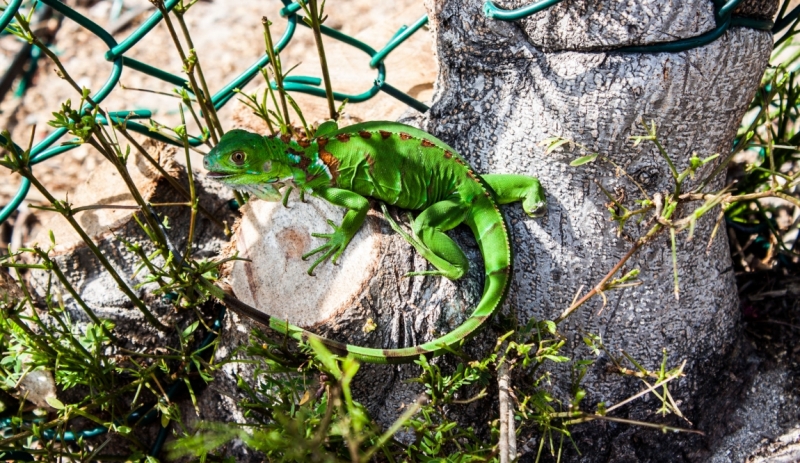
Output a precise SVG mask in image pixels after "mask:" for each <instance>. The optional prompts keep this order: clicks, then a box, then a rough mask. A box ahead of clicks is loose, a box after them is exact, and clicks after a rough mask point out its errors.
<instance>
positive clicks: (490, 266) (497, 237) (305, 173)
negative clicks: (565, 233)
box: [203, 122, 545, 363]
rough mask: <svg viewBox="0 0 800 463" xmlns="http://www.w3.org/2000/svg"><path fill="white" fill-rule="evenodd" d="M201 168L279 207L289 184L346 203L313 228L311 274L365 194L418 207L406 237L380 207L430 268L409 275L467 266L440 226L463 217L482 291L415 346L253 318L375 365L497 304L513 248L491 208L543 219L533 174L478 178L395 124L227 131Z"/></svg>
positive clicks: (430, 139) (405, 356)
mask: <svg viewBox="0 0 800 463" xmlns="http://www.w3.org/2000/svg"><path fill="white" fill-rule="evenodd" d="M203 165H204V166H205V168H206V169H208V170H209V173H208V176H209V177H210V178H213V179H214V180H218V181H220V182H222V183H224V184H225V185H227V186H229V187H231V188H233V189H236V190H240V191H245V192H248V193H250V194H251V195H254V196H256V197H258V198H261V199H264V200H267V201H279V200H281V198H283V201H284V205H285V204H286V200H287V199H288V193H289V191H290V190H289V189H290V188H293V187H296V188H299V189H300V191H301V193H310V194H313V195H315V196H318V197H320V198H322V199H325V200H327V201H329V202H331V203H333V204H335V205H337V206H341V207H344V208H346V209H347V213H346V214H345V216H344V219H343V220H342V223H341V225H339V226H337V225H336V224H335V223H334V222H333V221H331V220H328V224H330V226H331V227H333V232H332V233H328V234H320V233H312V236H315V237H318V238H326V239H327V240H328V242H327V243H325V244H323V245H322V246H320V247H318V248H316V249H314V250H311V251H310V252H308V253H306V254H304V255H303V257H302V258H303V259H304V260H305V259H306V258H308V257H309V256H312V255H315V254H319V253H321V255H319V256H318V257H317V259H316V260H315V261H314V263H313V264H311V267H310V268H309V269H308V273H309V275H310V274H312V272H313V271H314V268H315V267H316V266H317V265H319V264H320V263H322V262H324V261H325V260H326V259H328V258H331V261H332V262H333V263H334V264H335V263H336V260H337V259H338V258H339V256H341V255H342V252H343V251H344V250H345V248H346V247H347V244H348V243H349V242H350V240H351V239H352V238H353V236H354V235H355V234H356V232H357V231H358V229H359V228H360V227H361V224H362V223H363V222H364V217H365V216H366V214H367V210H368V209H369V202H368V201H367V198H366V197H367V196H369V197H372V198H375V199H378V200H380V201H383V202H384V203H389V204H393V205H395V206H397V207H400V208H403V209H413V210H421V211H422V212H421V213H420V214H419V215H418V216H417V218H416V219H415V220H414V222H413V225H412V227H411V230H412V231H411V234H408V233H406V232H405V231H404V230H403V229H402V228H400V226H399V225H398V224H397V223H395V221H394V220H393V219H392V218H391V216H390V215H389V214H388V213H387V211H386V207H385V205H384V206H383V212H384V216H385V217H386V219H387V220H388V221H389V223H390V225H391V226H392V228H393V229H394V230H396V231H397V232H398V233H399V234H401V235H402V236H403V238H405V239H406V241H408V242H409V243H410V244H411V245H412V246H414V248H415V249H416V250H417V252H419V253H420V254H421V255H422V256H423V257H425V258H426V259H427V260H428V262H430V263H431V264H433V266H434V267H436V270H432V271H425V272H412V273H409V274H407V275H406V276H413V275H441V276H445V277H447V278H450V279H452V280H455V279H458V278H461V277H462V276H464V275H465V274H466V273H467V269H468V267H469V262H468V261H467V257H466V256H465V255H464V253H463V251H462V250H461V248H459V246H458V245H457V244H456V243H455V242H454V241H453V240H452V239H450V238H449V237H448V236H447V235H446V234H445V233H444V232H445V231H447V230H450V229H452V228H454V227H456V226H457V225H459V224H460V223H465V224H466V225H467V226H468V227H469V228H470V229H472V233H473V234H474V235H475V239H476V240H477V241H478V246H479V247H480V250H481V254H482V255H483V260H484V263H485V267H486V282H485V286H484V290H483V296H482V297H481V300H480V302H479V303H478V306H477V307H476V308H475V311H474V312H473V314H472V315H471V316H470V318H469V319H467V320H466V321H465V322H464V323H463V324H462V325H461V326H459V327H457V328H456V329H455V330H453V331H451V332H450V333H448V334H446V335H444V336H442V337H440V338H438V339H435V340H433V341H430V342H427V343H425V344H422V345H419V346H413V347H405V348H400V349H373V348H366V347H359V346H353V345H344V344H342V343H338V342H334V341H331V340H328V339H324V338H321V337H319V336H317V335H315V334H313V333H309V332H307V331H305V330H302V329H301V328H298V327H296V326H293V325H290V324H288V323H287V322H285V321H281V320H277V319H275V318H273V317H269V316H260V317H258V318H259V319H260V320H261V321H265V322H267V323H268V324H269V326H270V327H272V328H273V329H276V330H278V331H280V332H282V333H285V334H288V335H290V336H292V337H293V338H295V339H298V340H299V339H308V338H310V337H314V338H318V339H320V340H322V341H323V343H324V344H325V345H327V346H328V347H329V348H331V349H332V350H334V351H336V352H339V353H350V354H353V355H354V356H355V357H356V358H358V359H361V360H364V361H367V362H373V363H399V362H408V361H411V360H413V359H415V358H417V357H419V355H420V354H433V355H436V354H438V353H440V352H442V350H443V347H444V346H451V345H453V344H455V343H457V342H459V341H461V340H462V339H464V338H465V337H467V336H469V335H470V334H472V333H474V332H475V331H476V330H477V329H478V328H479V327H480V326H481V325H482V324H483V323H484V322H485V321H486V320H487V319H488V318H489V317H490V316H491V315H492V314H493V313H494V311H495V310H497V308H498V307H499V306H500V304H501V303H502V302H503V300H504V298H505V295H506V292H507V289H508V284H509V279H510V276H511V244H510V242H509V238H508V230H507V228H506V224H505V221H504V219H503V216H502V214H501V213H500V210H499V209H498V207H497V205H498V204H506V203H510V202H514V201H523V203H522V208H523V210H524V211H525V212H526V213H527V214H528V215H529V216H532V217H534V216H538V215H540V214H541V213H542V212H543V211H544V206H545V199H544V193H543V192H542V189H541V186H540V184H539V181H538V180H537V179H536V178H533V177H528V176H525V175H511V174H488V175H478V174H476V173H475V172H474V171H473V170H472V168H471V167H470V166H469V165H468V164H467V163H466V162H464V160H463V159H462V158H461V156H459V155H458V153H456V151H455V150H454V149H453V148H451V147H450V146H448V145H447V144H445V143H444V142H442V141H441V140H439V139H437V138H436V137H434V136H432V135H430V134H428V133H426V132H423V131H422V130H418V129H415V128H413V127H410V126H407V125H403V124H399V123H396V122H366V123H363V124H356V125H351V126H349V127H345V128H344V129H338V128H337V126H336V124H335V123H333V122H327V123H325V124H322V125H321V126H320V128H319V129H318V130H317V133H316V134H315V136H314V138H313V139H310V140H294V139H290V138H289V137H288V136H283V137H280V136H273V137H268V136H262V135H259V134H256V133H251V132H246V131H244V130H232V131H230V132H228V133H226V134H225V135H224V136H223V137H222V139H221V140H220V141H219V144H218V145H217V146H216V147H214V148H213V149H212V150H211V152H209V153H208V154H207V155H206V156H205V158H204V160H203ZM283 187H286V188H287V191H286V194H285V195H282V194H281V193H280V191H279V189H280V188H283ZM251 315H252V314H251ZM265 317H266V318H265Z"/></svg>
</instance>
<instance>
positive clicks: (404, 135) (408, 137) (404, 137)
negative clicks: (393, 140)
mask: <svg viewBox="0 0 800 463" xmlns="http://www.w3.org/2000/svg"><path fill="white" fill-rule="evenodd" d="M400 139H401V140H411V135H409V134H407V133H405V132H400Z"/></svg>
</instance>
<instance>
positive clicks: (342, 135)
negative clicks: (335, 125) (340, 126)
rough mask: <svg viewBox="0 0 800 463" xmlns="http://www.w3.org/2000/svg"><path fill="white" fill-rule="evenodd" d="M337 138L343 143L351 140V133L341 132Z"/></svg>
mask: <svg viewBox="0 0 800 463" xmlns="http://www.w3.org/2000/svg"><path fill="white" fill-rule="evenodd" d="M336 139H337V140H339V141H340V142H342V143H347V142H349V141H350V134H349V133H340V134H339V135H336Z"/></svg>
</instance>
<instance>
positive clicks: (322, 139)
mask: <svg viewBox="0 0 800 463" xmlns="http://www.w3.org/2000/svg"><path fill="white" fill-rule="evenodd" d="M327 144H328V137H319V138H317V146H319V149H322V148H325V145H327Z"/></svg>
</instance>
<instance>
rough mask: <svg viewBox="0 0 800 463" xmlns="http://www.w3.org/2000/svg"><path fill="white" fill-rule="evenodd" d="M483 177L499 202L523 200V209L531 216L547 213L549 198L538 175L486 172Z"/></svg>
mask: <svg viewBox="0 0 800 463" xmlns="http://www.w3.org/2000/svg"><path fill="white" fill-rule="evenodd" d="M481 178H482V179H483V180H484V181H485V182H486V183H487V184H488V185H489V186H490V187H491V188H492V190H493V191H494V196H495V197H494V199H495V201H496V202H497V204H508V203H513V202H515V201H522V210H524V211H525V213H526V214H528V215H529V216H531V217H541V216H542V215H544V213H545V207H546V206H547V200H546V199H545V196H544V190H542V185H541V184H540V183H539V179H537V178H536V177H529V176H527V175H517V174H485V175H481Z"/></svg>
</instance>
